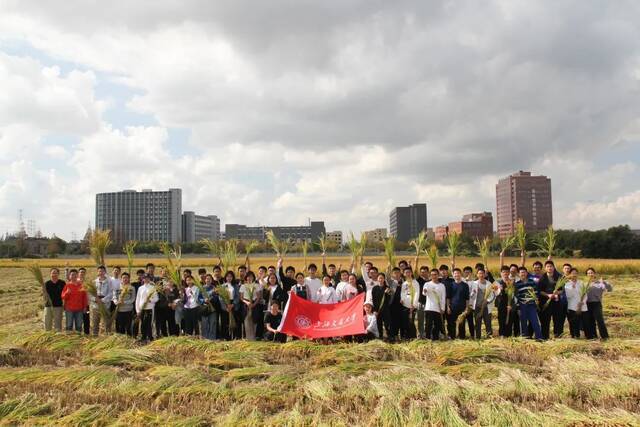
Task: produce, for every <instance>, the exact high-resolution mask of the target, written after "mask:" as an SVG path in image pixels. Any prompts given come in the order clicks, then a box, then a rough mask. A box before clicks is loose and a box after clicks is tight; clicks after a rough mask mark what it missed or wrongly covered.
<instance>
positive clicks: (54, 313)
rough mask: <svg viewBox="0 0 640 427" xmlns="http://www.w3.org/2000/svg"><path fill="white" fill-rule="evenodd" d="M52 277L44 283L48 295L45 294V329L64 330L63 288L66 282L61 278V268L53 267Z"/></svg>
mask: <svg viewBox="0 0 640 427" xmlns="http://www.w3.org/2000/svg"><path fill="white" fill-rule="evenodd" d="M50 274H51V279H50V280H47V281H46V282H45V284H44V287H45V291H46V293H47V295H46V296H45V307H44V329H45V330H47V331H50V330H51V329H52V328H53V329H55V330H56V331H57V332H60V331H62V309H63V308H62V290H63V289H64V285H65V282H64V280H62V279H60V270H58V269H57V268H55V267H54V268H52V269H51V272H50Z"/></svg>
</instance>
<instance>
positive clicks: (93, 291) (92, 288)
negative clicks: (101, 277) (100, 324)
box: [82, 279, 109, 321]
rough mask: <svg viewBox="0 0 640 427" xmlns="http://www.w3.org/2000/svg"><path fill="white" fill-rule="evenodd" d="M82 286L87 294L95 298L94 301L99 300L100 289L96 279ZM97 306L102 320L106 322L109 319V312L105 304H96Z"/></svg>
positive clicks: (87, 281)
mask: <svg viewBox="0 0 640 427" xmlns="http://www.w3.org/2000/svg"><path fill="white" fill-rule="evenodd" d="M82 286H83V287H84V289H85V290H86V291H87V293H88V294H89V295H91V296H92V297H93V298H94V300H97V298H98V288H97V287H96V282H95V279H94V280H86V281H85V283H83V285H82ZM96 305H97V306H98V311H100V317H101V318H102V320H103V321H106V320H107V319H109V312H108V311H107V308H106V307H105V304H104V302H103V303H99V304H98V303H96Z"/></svg>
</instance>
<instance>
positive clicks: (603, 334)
mask: <svg viewBox="0 0 640 427" xmlns="http://www.w3.org/2000/svg"><path fill="white" fill-rule="evenodd" d="M587 309H588V310H589V319H588V323H589V327H590V332H591V333H592V335H591V338H596V337H597V334H596V326H597V327H598V333H599V334H600V338H602V339H603V340H606V339H607V338H609V331H607V325H606V324H605V323H604V315H603V314H602V302H601V301H593V302H588V303H587Z"/></svg>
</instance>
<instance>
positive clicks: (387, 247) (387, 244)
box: [384, 236, 396, 268]
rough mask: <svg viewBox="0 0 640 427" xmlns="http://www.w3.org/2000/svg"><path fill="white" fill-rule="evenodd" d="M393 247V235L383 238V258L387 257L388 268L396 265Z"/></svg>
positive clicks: (394, 244) (394, 243) (394, 241)
mask: <svg viewBox="0 0 640 427" xmlns="http://www.w3.org/2000/svg"><path fill="white" fill-rule="evenodd" d="M395 247H396V239H395V238H394V237H393V236H390V237H388V238H387V239H385V241H384V255H385V258H387V264H388V265H389V267H390V268H393V267H395V266H396V254H395Z"/></svg>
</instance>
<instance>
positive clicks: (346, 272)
mask: <svg viewBox="0 0 640 427" xmlns="http://www.w3.org/2000/svg"><path fill="white" fill-rule="evenodd" d="M343 274H346V275H347V276H348V275H349V272H348V271H347V270H340V275H341V276H342V275H343Z"/></svg>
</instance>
